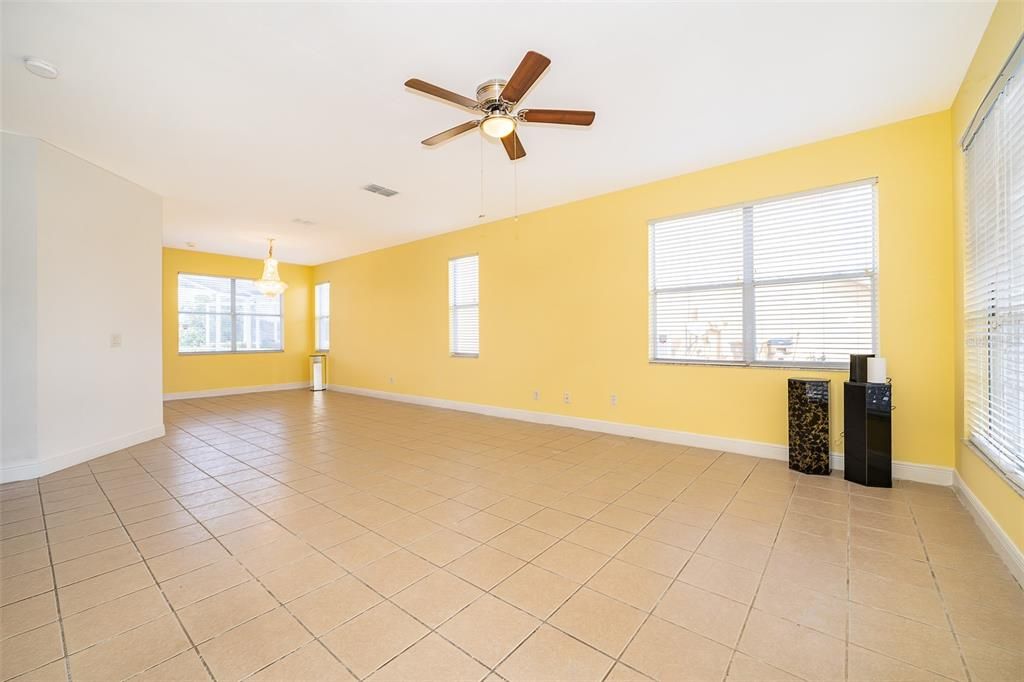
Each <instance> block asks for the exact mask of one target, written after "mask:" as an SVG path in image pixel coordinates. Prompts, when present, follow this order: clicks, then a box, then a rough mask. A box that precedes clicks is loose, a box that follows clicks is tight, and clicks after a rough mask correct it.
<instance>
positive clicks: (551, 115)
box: [519, 109, 594, 126]
mask: <svg viewBox="0 0 1024 682" xmlns="http://www.w3.org/2000/svg"><path fill="white" fill-rule="evenodd" d="M519 117H520V118H521V119H523V120H524V121H527V122H528V123H562V124H564V125H570V126H588V125H590V124H591V123H593V122H594V112H593V111H574V110H572V109H523V110H522V111H520V112H519Z"/></svg>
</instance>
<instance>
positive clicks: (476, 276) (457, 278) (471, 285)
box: [448, 256, 480, 357]
mask: <svg viewBox="0 0 1024 682" xmlns="http://www.w3.org/2000/svg"><path fill="white" fill-rule="evenodd" d="M448 349H449V351H450V352H451V354H452V355H467V356H472V357H475V356H477V355H479V354H480V259H479V257H478V256H463V257H462V258H452V259H451V260H449V261H448Z"/></svg>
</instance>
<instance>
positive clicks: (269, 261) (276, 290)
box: [256, 239, 288, 296]
mask: <svg viewBox="0 0 1024 682" xmlns="http://www.w3.org/2000/svg"><path fill="white" fill-rule="evenodd" d="M269 241H270V250H269V252H268V253H267V257H266V258H264V259H263V276H262V277H260V278H259V279H258V280H256V288H257V289H258V290H259V291H260V293H262V294H265V295H267V296H280V295H281V294H283V293H284V290H285V289H287V288H288V285H287V284H285V283H284V282H282V281H281V275H279V274H277V259H276V258H274V240H273V239H271V240H269Z"/></svg>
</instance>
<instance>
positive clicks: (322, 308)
mask: <svg viewBox="0 0 1024 682" xmlns="http://www.w3.org/2000/svg"><path fill="white" fill-rule="evenodd" d="M313 308H314V310H313V317H314V318H315V321H314V324H315V325H316V332H315V336H316V349H317V350H330V348H331V283H330V282H323V283H321V284H317V285H316V287H314V289H313Z"/></svg>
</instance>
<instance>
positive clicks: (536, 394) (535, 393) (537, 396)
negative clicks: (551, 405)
mask: <svg viewBox="0 0 1024 682" xmlns="http://www.w3.org/2000/svg"><path fill="white" fill-rule="evenodd" d="M533 399H534V400H540V391H534V392H533Z"/></svg>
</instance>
